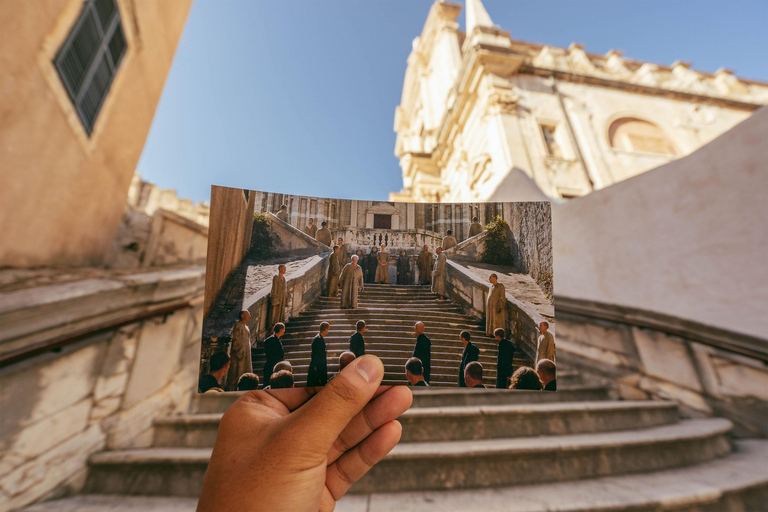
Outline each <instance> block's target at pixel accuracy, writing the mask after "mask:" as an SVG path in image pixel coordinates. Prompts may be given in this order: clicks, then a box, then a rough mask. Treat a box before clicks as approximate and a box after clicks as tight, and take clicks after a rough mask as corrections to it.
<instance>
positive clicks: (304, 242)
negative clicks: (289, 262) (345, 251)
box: [267, 212, 333, 253]
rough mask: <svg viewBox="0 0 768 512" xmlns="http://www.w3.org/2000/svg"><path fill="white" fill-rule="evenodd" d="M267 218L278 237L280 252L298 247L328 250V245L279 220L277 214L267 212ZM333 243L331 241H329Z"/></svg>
mask: <svg viewBox="0 0 768 512" xmlns="http://www.w3.org/2000/svg"><path fill="white" fill-rule="evenodd" d="M267 219H269V223H270V225H271V226H272V230H273V231H274V232H275V233H276V234H277V235H278V236H279V237H280V249H279V250H280V252H281V253H289V252H291V251H296V250H300V249H310V248H316V249H320V250H321V251H322V252H325V251H328V250H330V247H328V246H327V245H325V244H324V243H322V242H318V241H317V240H315V239H314V238H312V237H311V236H309V235H308V234H306V233H305V232H303V231H302V230H300V229H298V228H295V227H293V226H291V225H290V224H288V223H287V222H283V221H281V220H280V219H279V218H278V217H277V215H275V214H274V213H271V212H267ZM331 243H333V242H331Z"/></svg>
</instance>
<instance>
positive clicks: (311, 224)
mask: <svg viewBox="0 0 768 512" xmlns="http://www.w3.org/2000/svg"><path fill="white" fill-rule="evenodd" d="M304 233H306V234H307V235H309V236H311V237H312V238H315V234H316V233H317V226H315V219H313V218H312V217H310V218H309V219H307V225H306V227H305V228H304Z"/></svg>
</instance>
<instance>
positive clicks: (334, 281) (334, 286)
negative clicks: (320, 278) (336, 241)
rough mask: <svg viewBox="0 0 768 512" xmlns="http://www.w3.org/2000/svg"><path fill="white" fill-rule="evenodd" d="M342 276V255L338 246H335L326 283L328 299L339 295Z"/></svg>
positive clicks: (329, 259) (329, 260) (329, 261)
mask: <svg viewBox="0 0 768 512" xmlns="http://www.w3.org/2000/svg"><path fill="white" fill-rule="evenodd" d="M340 276H341V254H340V249H339V246H338V245H334V246H333V254H331V257H330V258H328V278H327V279H326V283H325V295H326V297H335V296H336V295H338V293H339V277H340Z"/></svg>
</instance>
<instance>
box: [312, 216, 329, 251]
mask: <svg viewBox="0 0 768 512" xmlns="http://www.w3.org/2000/svg"><path fill="white" fill-rule="evenodd" d="M327 225H328V223H327V222H325V221H323V222H321V223H320V229H318V230H317V232H316V233H315V240H317V241H318V242H320V243H323V244H325V245H327V246H328V247H330V246H331V238H332V237H331V230H330V229H328V228H327V227H326V226H327Z"/></svg>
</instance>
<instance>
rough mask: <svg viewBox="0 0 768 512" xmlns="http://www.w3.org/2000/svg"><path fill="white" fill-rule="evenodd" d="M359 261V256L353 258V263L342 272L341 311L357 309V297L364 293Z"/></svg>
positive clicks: (347, 265)
mask: <svg viewBox="0 0 768 512" xmlns="http://www.w3.org/2000/svg"><path fill="white" fill-rule="evenodd" d="M357 260H358V257H357V255H354V256H352V262H351V263H347V264H346V265H344V268H343V269H342V270H341V276H340V278H339V281H340V284H341V303H340V306H339V307H340V308H341V309H350V308H351V309H357V296H358V294H359V293H360V292H362V291H363V270H362V269H361V268H360V265H358V264H357Z"/></svg>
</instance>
